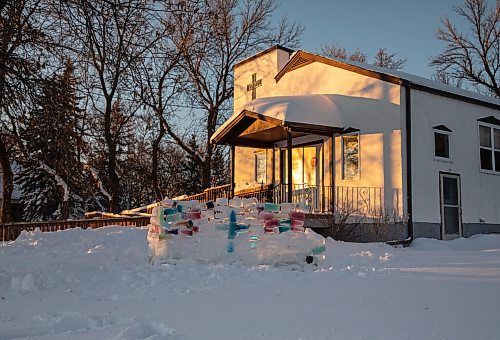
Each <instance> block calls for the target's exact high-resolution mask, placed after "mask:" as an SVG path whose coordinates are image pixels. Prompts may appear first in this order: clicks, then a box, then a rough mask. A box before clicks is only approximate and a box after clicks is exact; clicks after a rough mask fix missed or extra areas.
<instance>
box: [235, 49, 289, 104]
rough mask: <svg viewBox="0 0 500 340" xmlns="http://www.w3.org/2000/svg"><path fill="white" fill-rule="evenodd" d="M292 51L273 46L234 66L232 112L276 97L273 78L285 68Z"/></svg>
mask: <svg viewBox="0 0 500 340" xmlns="http://www.w3.org/2000/svg"><path fill="white" fill-rule="evenodd" d="M292 52H293V51H292V50H290V49H287V48H285V47H281V46H274V47H271V48H269V49H267V50H265V51H262V52H260V53H258V54H256V55H255V56H252V57H250V58H248V59H246V60H243V61H241V62H239V63H238V64H236V66H235V68H234V111H235V112H236V113H239V112H240V111H241V108H242V107H243V105H245V104H246V103H248V102H250V101H252V100H254V99H257V98H262V97H271V96H275V95H276V80H275V79H274V77H275V76H276V74H277V73H278V72H279V70H281V69H282V68H283V66H285V65H286V64H287V63H288V61H289V58H290V54H291V53H292Z"/></svg>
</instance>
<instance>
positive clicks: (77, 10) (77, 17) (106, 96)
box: [61, 0, 159, 212]
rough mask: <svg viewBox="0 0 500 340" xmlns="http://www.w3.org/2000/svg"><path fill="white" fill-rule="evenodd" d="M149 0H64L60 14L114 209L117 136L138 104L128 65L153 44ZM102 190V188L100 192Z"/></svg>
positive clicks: (117, 187)
mask: <svg viewBox="0 0 500 340" xmlns="http://www.w3.org/2000/svg"><path fill="white" fill-rule="evenodd" d="M154 13H155V3H154V1H152V0H124V1H120V0H109V1H97V2H96V1H91V0H68V1H65V2H63V3H62V12H61V17H62V19H63V22H64V23H65V24H66V27H65V29H66V30H67V32H68V33H69V37H68V38H69V39H71V41H72V42H73V43H72V45H73V46H74V47H73V49H74V50H75V51H76V52H77V55H78V59H77V64H78V65H80V66H81V67H82V74H83V75H84V77H85V78H86V87H87V90H88V95H89V97H90V99H91V102H92V106H93V109H94V110H95V112H96V114H97V116H98V117H97V118H96V120H100V121H101V122H102V127H101V128H102V129H101V130H100V132H101V136H99V137H102V139H103V140H104V145H105V158H106V176H107V178H108V181H107V183H108V185H109V191H110V196H111V199H110V202H109V208H110V210H111V211H112V212H117V211H119V210H120V196H121V192H122V190H121V186H120V178H119V175H118V169H117V158H118V156H119V142H120V140H119V138H120V136H121V134H122V133H123V129H124V128H125V127H126V126H127V124H128V123H129V122H130V121H131V120H132V119H133V116H134V114H135V113H136V112H137V110H138V109H139V106H138V103H137V102H136V101H134V100H133V99H134V98H133V97H134V89H133V86H132V84H133V82H132V68H133V65H134V64H135V63H137V62H139V61H140V60H141V58H142V57H143V56H144V54H145V52H146V51H147V50H148V49H149V48H150V47H151V46H152V45H154V44H155V43H156V41H157V40H158V36H159V35H158V34H157V32H156V30H155V28H154V25H155V23H156V19H155V18H154V15H153V14H154ZM118 99H121V105H120V108H121V110H120V113H121V114H123V115H124V117H123V118H120V119H116V117H115V119H113V106H114V105H115V102H116V101H117V100H118ZM103 194H105V193H103Z"/></svg>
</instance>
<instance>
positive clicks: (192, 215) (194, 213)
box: [184, 211, 201, 220]
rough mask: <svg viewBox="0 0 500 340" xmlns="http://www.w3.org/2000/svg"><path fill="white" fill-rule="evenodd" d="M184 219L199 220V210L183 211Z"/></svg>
mask: <svg viewBox="0 0 500 340" xmlns="http://www.w3.org/2000/svg"><path fill="white" fill-rule="evenodd" d="M184 218H185V219H186V220H199V219H201V211H188V212H185V213H184Z"/></svg>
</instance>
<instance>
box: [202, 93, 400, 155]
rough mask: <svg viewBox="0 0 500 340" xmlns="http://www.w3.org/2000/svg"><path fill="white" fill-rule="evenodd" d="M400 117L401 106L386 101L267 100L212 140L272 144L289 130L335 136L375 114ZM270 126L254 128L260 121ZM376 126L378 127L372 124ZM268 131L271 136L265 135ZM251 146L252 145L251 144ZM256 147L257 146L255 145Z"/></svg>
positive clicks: (244, 111)
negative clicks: (251, 140)
mask: <svg viewBox="0 0 500 340" xmlns="http://www.w3.org/2000/svg"><path fill="white" fill-rule="evenodd" d="M380 112H384V113H390V112H393V113H398V112H399V110H398V106H397V105H396V104H392V103H390V102H388V101H385V100H377V99H369V98H360V97H352V96H344V95H339V94H309V95H297V96H276V97H264V98H258V99H255V100H252V101H251V102H249V103H247V104H246V105H245V106H244V107H243V109H242V111H241V112H240V113H238V114H234V115H233V116H231V117H230V118H229V119H228V120H227V121H226V122H225V123H224V124H223V125H222V126H221V127H220V128H219V129H217V131H216V132H215V133H214V135H213V136H212V138H211V141H212V142H215V143H219V144H225V143H230V144H235V145H238V143H239V142H241V143H240V145H243V143H244V142H245V141H246V140H248V141H250V139H253V140H259V141H263V140H264V139H265V142H267V143H272V142H278V141H280V140H284V139H285V138H286V134H283V133H282V132H280V133H278V131H279V130H278V129H274V130H272V131H271V129H273V127H281V129H283V128H286V127H289V128H291V130H292V131H294V132H296V133H306V134H307V133H312V134H318V135H327V136H331V135H332V134H333V133H334V132H340V133H341V132H346V131H347V130H348V129H349V128H352V126H353V124H354V125H355V128H358V127H360V126H363V125H365V124H366V122H367V121H372V119H369V117H370V116H372V117H373V115H374V114H377V113H380ZM257 120H259V121H263V122H266V125H262V123H261V124H260V126H258V127H257V126H255V125H254V126H253V127H252V125H253V124H254V123H255V122H256V121H257ZM371 124H376V123H371ZM265 130H268V132H272V134H271V133H269V134H268V135H269V136H264V134H263V132H264V131H265ZM248 144H250V143H248ZM254 144H255V143H254Z"/></svg>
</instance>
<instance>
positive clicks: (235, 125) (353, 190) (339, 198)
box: [212, 95, 403, 220]
mask: <svg viewBox="0 0 500 340" xmlns="http://www.w3.org/2000/svg"><path fill="white" fill-rule="evenodd" d="M352 101H355V105H350V103H351V102H352ZM372 104H373V103H372V101H370V100H367V99H360V98H351V97H346V96H340V95H308V96H294V97H271V98H261V99H257V100H254V101H252V102H250V103H249V104H247V105H246V106H245V107H244V109H243V111H242V112H241V113H240V114H238V115H234V116H232V117H231V118H230V119H229V120H228V121H227V122H226V123H225V124H224V125H223V126H222V127H221V128H220V129H219V130H218V131H217V132H216V134H215V135H214V136H213V137H212V142H213V143H217V144H225V145H229V146H230V148H231V179H230V185H229V190H228V195H229V196H231V197H232V196H234V195H235V194H237V195H238V196H241V193H242V190H245V189H247V190H251V188H255V187H257V188H258V187H259V186H260V187H262V188H264V187H265V188H266V189H267V191H268V194H266V195H261V197H267V198H269V199H270V200H272V201H273V202H274V203H296V204H301V205H302V206H305V207H307V208H308V209H309V210H310V212H312V213H325V212H333V211H339V210H342V211H346V210H348V211H350V212H353V213H355V214H357V215H363V216H367V217H375V216H380V215H381V214H384V213H386V212H387V211H390V212H391V215H393V216H398V219H400V220H401V218H402V215H403V211H402V210H403V201H402V197H403V193H402V188H401V187H400V186H399V187H394V186H392V185H386V182H384V179H383V178H382V180H380V179H379V178H378V177H381V176H382V177H383V176H384V175H385V174H386V173H388V171H385V169H384V164H383V163H384V155H382V156H377V157H378V158H377V157H373V158H374V159H376V161H377V162H378V163H380V159H381V162H382V164H378V163H377V166H378V167H381V168H382V169H381V170H380V171H378V172H377V171H375V172H373V173H372V174H366V173H365V174H364V176H365V177H366V178H368V179H367V180H364V181H361V180H359V179H360V173H359V171H360V170H359V169H360V158H361V157H360V151H359V143H360V134H359V130H358V129H357V128H356V127H355V126H350V125H349V124H348V123H347V119H346V117H352V114H354V113H356V114H358V116H359V115H361V116H363V112H365V113H366V112H369V111H370V109H373V105H372ZM353 108H354V110H355V111H356V112H351V111H352V110H353ZM305 121H307V122H305ZM380 135H381V136H382V135H383V133H382V134H380ZM380 140H381V143H383V142H384V141H383V138H382V137H381V138H380ZM382 149H383V147H382ZM366 150H369V147H366ZM374 162H375V161H374ZM372 167H373V166H372ZM380 173H381V174H382V175H380ZM389 174H390V173H389Z"/></svg>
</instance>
